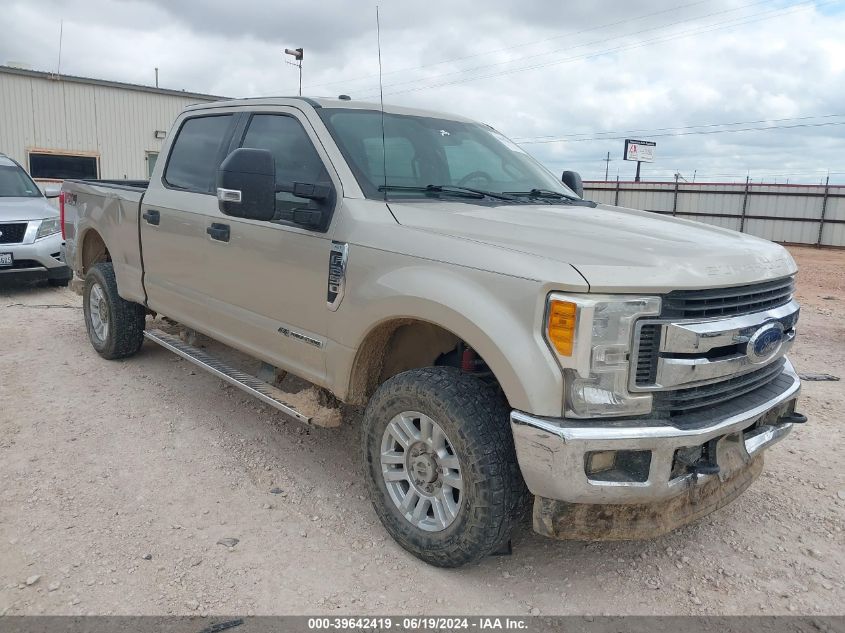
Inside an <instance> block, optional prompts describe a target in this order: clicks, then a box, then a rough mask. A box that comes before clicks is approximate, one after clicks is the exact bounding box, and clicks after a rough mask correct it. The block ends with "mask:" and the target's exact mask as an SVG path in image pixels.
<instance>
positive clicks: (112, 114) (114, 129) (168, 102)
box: [0, 72, 211, 179]
mask: <svg viewBox="0 0 845 633" xmlns="http://www.w3.org/2000/svg"><path fill="white" fill-rule="evenodd" d="M202 100H203V99H201V98H199V97H197V96H196V95H191V96H185V97H182V96H178V95H168V94H161V93H155V92H144V91H141V90H131V89H126V88H119V87H112V86H104V85H98V84H85V83H79V82H75V81H64V80H61V79H48V78H43V77H32V76H27V75H22V74H12V73H5V72H0V153H4V154H6V155H8V156H11V157H12V158H14V159H15V160H17V161H18V162H20V163H21V164H22V165H24V166H25V167H27V168H28V167H29V161H28V154H29V152H30V151H37V150H52V151H58V152H69V153H78V154H86V155H95V156H97V157H98V158H99V164H100V178H129V179H145V178H146V177H147V162H146V161H147V152H158V151H159V150H160V149H161V145H162V142H163V141H162V139H157V138H155V131H156V130H165V131H169V130H170V125H171V124H172V123H173V120H174V119H175V118H176V116H177V115H178V114H179V113H180V112H181V111H182V110H183V109H184V108H185V106H188V105H190V104H192V103H197V102H200V101H202ZM208 100H211V99H208Z"/></svg>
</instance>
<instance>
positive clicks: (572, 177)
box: [560, 171, 584, 198]
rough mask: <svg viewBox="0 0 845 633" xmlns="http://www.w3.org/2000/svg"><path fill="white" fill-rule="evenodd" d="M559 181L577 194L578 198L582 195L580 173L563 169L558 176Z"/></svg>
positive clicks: (582, 187)
mask: <svg viewBox="0 0 845 633" xmlns="http://www.w3.org/2000/svg"><path fill="white" fill-rule="evenodd" d="M560 180H561V182H563V184H565V185H566V186H567V187H569V188H570V189H572V191H574V192H575V193H577V194H578V197H579V198H583V197H584V183H583V182H582V181H581V174H579V173H578V172H577V171H565V172H563V176H561V177H560Z"/></svg>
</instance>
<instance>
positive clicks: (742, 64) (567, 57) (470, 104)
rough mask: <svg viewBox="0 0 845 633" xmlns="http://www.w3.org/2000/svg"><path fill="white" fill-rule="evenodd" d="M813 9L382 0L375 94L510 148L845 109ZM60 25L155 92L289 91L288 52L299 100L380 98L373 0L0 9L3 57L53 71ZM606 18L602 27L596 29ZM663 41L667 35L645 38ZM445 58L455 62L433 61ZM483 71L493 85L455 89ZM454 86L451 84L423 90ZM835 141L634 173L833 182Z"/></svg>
mask: <svg viewBox="0 0 845 633" xmlns="http://www.w3.org/2000/svg"><path fill="white" fill-rule="evenodd" d="M817 5H818V6H814V5H813V4H812V3H806V2H803V3H802V2H792V3H787V2H753V3H750V2H748V0H708V1H707V2H692V1H691V2H685V3H682V4H680V5H679V4H678V3H677V2H674V1H673V2H670V1H669V0H664V1H658V0H643V1H641V2H638V3H630V2H623V1H622V0H612V1H610V0H608V1H605V2H599V3H566V4H562V3H556V2H551V1H546V2H533V3H532V2H523V3H513V2H506V1H505V0H488V1H487V2H484V3H481V2H479V1H477V0H476V1H475V2H472V3H470V2H454V1H449V2H447V1H446V0H428V1H427V2H423V3H401V4H400V3H389V4H388V3H383V4H382V7H381V18H382V19H381V22H382V53H383V59H384V65H385V76H384V80H385V81H384V83H385V96H386V100H388V101H390V102H392V103H400V104H407V105H415V106H419V107H428V108H432V109H438V110H447V111H456V112H458V113H461V114H464V115H467V116H471V117H473V118H476V119H479V120H482V121H485V122H487V123H490V124H492V125H494V126H495V127H497V128H498V129H500V130H501V131H502V132H504V133H505V134H507V135H509V136H513V137H532V136H540V135H545V136H561V135H567V134H572V133H595V132H600V131H605V130H620V131H622V130H634V129H637V130H642V129H649V130H653V129H656V128H667V127H681V126H689V125H697V124H707V123H720V122H731V121H756V120H771V119H778V118H787V117H805V116H813V115H827V114H841V115H845V81H843V75H845V63H843V59H845V46H843V44H842V37H841V34H842V33H843V32H845V15H843V14H842V12H834V11H831V10H830V7H829V6H827V5H830V2H829V0H819V2H818V3H817ZM679 7H680V8H679ZM796 7H798V8H796ZM778 11H780V13H778ZM647 14H653V15H651V16H650V17H647V18H642V17H640V16H644V15H647ZM766 18H768V19H766ZM61 19H64V43H63V53H62V70H63V72H65V73H68V74H76V75H83V76H90V77H98V78H106V79H114V80H119V81H128V82H136V83H146V84H150V83H152V81H153V76H154V75H153V68H154V67H156V66H157V67H159V69H160V76H161V85H162V86H164V87H172V88H184V89H186V90H192V91H198V92H208V93H213V94H221V95H230V96H247V95H248V96H255V95H262V94H263V95H270V94H274V95H278V94H295V92H296V86H297V73H296V70H295V69H294V68H292V67H290V66H288V65H285V63H284V55H283V54H282V50H283V49H284V48H285V47H286V46H294V47H295V46H302V47H304V48H305V60H304V76H305V79H304V83H305V85H306V86H313V89H312V90H313V93H317V94H328V95H337V94H340V93H348V94H350V95H352V96H353V98H361V97H362V96H366V95H369V96H371V97H372V96H376V95H377V87H378V81H377V71H378V67H377V61H376V41H375V3H374V2H373V0H366V1H364V2H356V3H349V2H341V1H340V0H327V1H325V2H321V3H319V4H315V3H313V2H305V1H304V0H288V1H287V2H285V3H277V2H270V0H259V1H254V2H243V3H232V2H231V1H230V0H212V1H208V0H206V1H202V2H200V1H199V0H181V1H180V2H170V1H165V0H147V1H141V0H136V1H118V0H113V1H103V2H89V1H83V0H68V1H65V2H61V1H60V0H6V1H5V2H4V21H5V22H6V23H7V24H13V25H14V28H11V29H9V28H7V29H4V37H3V39H2V40H0V63H4V62H5V61H18V62H25V63H28V64H29V65H30V66H31V67H33V68H36V69H44V70H54V69H55V67H56V63H57V52H58V50H57V49H58V23H59V20H61ZM731 20H732V21H733V22H729V21H731ZM743 22H744V23H743ZM673 23H674V24H673ZM603 25H610V26H606V27H605V28H596V27H601V26H603ZM731 25H733V26H732V28H725V27H727V26H731ZM693 31H699V32H698V33H697V34H696V33H694V32H693ZM660 38H675V39H669V41H663V42H654V41H652V40H655V39H660ZM620 48H621V49H622V50H612V49H620ZM456 58H464V59H458V60H457V61H452V62H447V63H438V62H442V61H443V60H450V59H451V60H455V59H456ZM491 64H498V65H495V66H490V65H491ZM421 66H424V67H423V68H419V67H421ZM533 66H539V67H537V68H534V69H530V70H520V71H518V72H512V71H514V70H515V69H520V68H525V67H533ZM397 69H400V70H401V72H396V71H397ZM407 69H415V70H407ZM467 69H474V70H467ZM503 73H507V74H503ZM480 75H493V76H490V77H488V78H485V79H477V80H472V81H465V80H467V79H472V78H475V77H478V76H480ZM327 82H333V83H330V84H328V85H324V84H327ZM450 82H458V83H453V84H452V85H442V86H438V87H434V86H435V85H437V84H446V83H450ZM429 86H431V87H429ZM825 121H827V122H834V121H839V122H845V116H843V117H841V118H838V119H826V120H825ZM799 123H800V122H799ZM637 135H638V136H648V135H647V134H645V133H643V134H637ZM843 139H845V125H842V126H827V127H804V128H795V129H779V130H772V131H766V132H745V133H736V134H719V135H707V136H693V135H689V136H675V137H656V138H655V140H656V141H657V142H658V147H657V157H658V159H657V162H656V163H655V164H653V165H649V166H644V170H643V173H644V175H646V176H650V177H655V176H660V177H669V176H671V174H672V173H674V172H675V170H679V171H681V173H682V174H684V175H685V176H688V177H691V175H692V173H693V171H696V170H697V173H698V174H705V178H706V177H709V176H708V175H711V174H712V175H714V176H717V175H718V176H719V179H722V180H723V179H725V176H724V175H725V174H727V175H735V176H736V177H742V176H743V175H744V174H745V173H746V172H747V171H749V170H750V172H751V174H752V176H755V175H760V176H762V175H763V174H787V173H791V174H793V176H792V179H793V180H795V179H796V178H798V177H799V176H798V175H799V174H800V178H802V179H804V180H810V181H813V180H815V181H818V180H819V178H820V177H822V175H823V171H824V170H827V169H830V170H831V171H834V172H837V171H838V172H843V173H842V174H837V175H836V176H835V178H836V179H837V180H838V181H845V160H843V158H842V156H843V155H844V154H845V152H844V151H843V150H845V141H843ZM526 148H527V149H529V151H531V152H532V153H533V154H534V155H536V156H537V157H538V158H540V159H541V160H542V161H543V162H545V163H546V164H547V165H549V166H550V167H551V168H553V169H554V170H555V171H560V170H561V169H563V168H564V167H566V168H575V169H579V170H580V171H581V172H582V173H583V175H584V176H585V177H587V178H596V177H599V176H601V177H603V175H604V168H605V163H604V162H603V161H602V158H603V157H604V156H605V154H606V152H608V151H609V152H611V157H612V158H613V159H614V161H613V162H612V163H611V166H610V174H611V176H615V174H616V172H617V170H618V171H619V174H620V176H621V177H623V178H627V177H630V176H631V175H632V174H633V171H634V165H633V164H632V163H623V162H622V161H621V160H619V158H620V157H621V153H622V141H621V140H600V141H589V142H573V143H557V144H542V145H528V146H526ZM784 178H785V176H781V177H780V178H779V180H781V181H782V180H783V179H784Z"/></svg>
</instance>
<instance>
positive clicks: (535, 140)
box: [514, 114, 845, 145]
mask: <svg viewBox="0 0 845 633" xmlns="http://www.w3.org/2000/svg"><path fill="white" fill-rule="evenodd" d="M843 116H845V114H820V115H816V116H803V117H789V118H785V119H757V120H756V121H734V122H732V123H702V124H700V125H685V126H682V127H665V128H653V129H639V130H617V131H607V132H574V133H572V134H562V135H560V136H545V137H543V136H538V137H516V138H515V139H514V141H515V142H516V143H517V144H518V145H542V144H545V143H576V142H580V141H602V140H608V141H616V140H620V139H625V138H630V136H629V135H631V134H642V135H644V136H656V137H661V136H689V135H692V134H696V133H700V134H719V133H722V132H744V131H750V130H766V129H779V128H781V127H787V126H770V127H758V128H743V129H727V130H697V128H713V127H727V126H734V125H753V124H757V123H785V122H787V121H808V120H810V119H830V118H837V117H843ZM834 124H837V125H838V123H836V122H834ZM820 125H826V123H825V124H820ZM587 134H593V136H585V135H587ZM609 135H616V136H609ZM576 137H577V138H576Z"/></svg>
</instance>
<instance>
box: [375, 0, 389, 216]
mask: <svg viewBox="0 0 845 633" xmlns="http://www.w3.org/2000/svg"><path fill="white" fill-rule="evenodd" d="M376 44H377V45H378V97H379V104H380V105H381V161H382V171H383V172H384V201H385V202H387V143H386V142H385V140H384V136H385V134H384V89H383V88H382V83H381V23H380V22H379V17H378V5H376Z"/></svg>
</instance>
